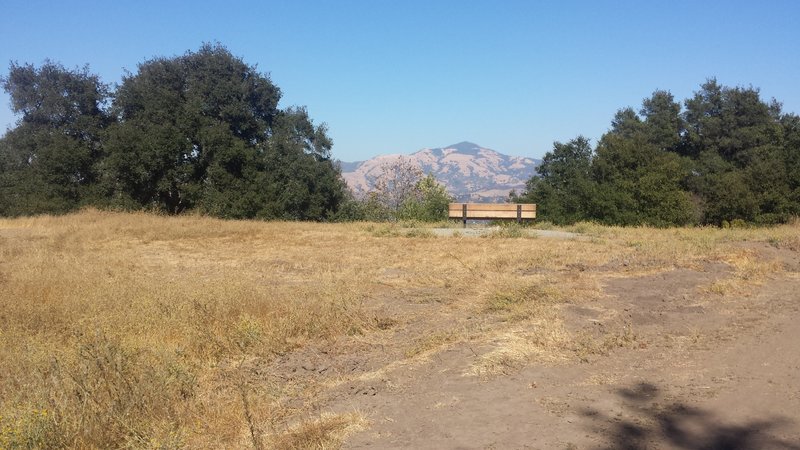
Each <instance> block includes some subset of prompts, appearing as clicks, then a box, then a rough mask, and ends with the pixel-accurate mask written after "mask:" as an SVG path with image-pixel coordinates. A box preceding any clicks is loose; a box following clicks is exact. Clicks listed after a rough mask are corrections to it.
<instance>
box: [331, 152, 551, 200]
mask: <svg viewBox="0 0 800 450" xmlns="http://www.w3.org/2000/svg"><path fill="white" fill-rule="evenodd" d="M401 159H405V160H407V161H409V162H410V163H411V164H413V165H414V166H416V167H418V168H419V169H421V170H422V172H424V173H425V174H432V175H433V176H434V178H436V180H437V181H438V182H439V183H441V184H443V185H444V186H445V188H447V191H448V192H449V193H450V194H451V195H452V196H453V197H454V198H455V199H456V200H457V201H476V202H498V201H504V200H506V199H507V198H508V194H509V192H510V191H511V190H516V191H521V190H523V189H524V188H525V183H526V182H527V181H528V179H530V177H531V176H533V175H534V174H535V170H536V167H537V166H538V165H539V163H540V162H541V161H540V160H538V159H534V158H527V157H522V156H509V155H506V154H503V153H500V152H498V151H496V150H492V149H490V148H487V147H482V146H480V145H478V144H475V143H473V142H469V141H462V142H458V143H456V144H452V145H448V146H445V147H437V148H423V149H421V150H418V151H416V152H414V153H411V154H409V155H406V154H399V153H395V154H388V155H378V156H375V157H374V158H371V159H368V160H365V161H355V162H340V164H341V168H342V176H343V177H344V179H345V181H346V182H347V185H348V186H349V187H350V189H351V190H352V191H353V193H354V194H355V195H356V197H363V196H364V195H365V194H366V193H367V192H369V191H370V190H372V189H373V188H374V186H375V182H376V181H377V180H378V179H379V178H380V177H381V175H382V174H383V169H384V167H385V166H387V165H391V164H394V163H396V162H397V161H399V160H401Z"/></svg>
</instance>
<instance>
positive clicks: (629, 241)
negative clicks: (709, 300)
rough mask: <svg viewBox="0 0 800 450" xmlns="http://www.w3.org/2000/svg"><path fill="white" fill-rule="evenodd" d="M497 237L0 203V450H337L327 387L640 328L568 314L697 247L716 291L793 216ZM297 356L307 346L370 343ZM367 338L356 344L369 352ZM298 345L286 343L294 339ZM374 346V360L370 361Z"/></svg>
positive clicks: (557, 347)
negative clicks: (757, 224) (574, 325)
mask: <svg viewBox="0 0 800 450" xmlns="http://www.w3.org/2000/svg"><path fill="white" fill-rule="evenodd" d="M571 230H572V231H577V232H580V233H583V236H582V237H581V238H580V239H574V240H563V239H558V240H557V239H543V238H539V239H520V238H521V237H526V236H527V235H528V234H527V231H525V230H522V231H521V230H513V229H512V230H504V231H502V232H498V233H494V234H493V235H492V239H475V238H469V237H462V236H460V235H458V234H455V235H454V236H453V237H436V236H435V235H434V233H432V232H431V231H430V230H429V229H425V228H418V227H417V228H399V227H395V226H388V225H375V224H347V225H334V224H314V223H262V222H234V221H220V220H215V219H209V218H201V217H178V218H174V217H170V218H167V217H160V216H155V215H149V214H121V213H108V212H99V211H94V210H90V211H84V212H82V213H79V214H74V215H69V216H63V217H36V218H27V219H14V220H0V448H2V449H5V448H37V447H51V448H56V447H72V448H184V447H189V448H238V447H244V448H247V447H251V448H310V447H317V448H331V447H336V446H338V445H339V444H340V443H341V441H342V439H344V438H345V437H346V436H347V434H348V433H349V432H352V431H353V430H356V429H359V428H363V427H367V426H369V425H368V423H367V419H368V418H365V417H363V416H362V415H361V414H359V412H358V411H351V412H348V413H344V414H332V413H330V412H325V411H323V409H324V402H323V399H324V398H325V396H324V393H325V392H326V391H330V390H332V389H336V388H337V387H340V386H342V385H343V384H344V383H346V382H348V381H349V380H354V379H368V378H370V377H376V376H379V374H381V373H386V372H387V371H391V370H396V369H397V368H400V367H404V366H409V365H414V364H420V363H421V362H422V361H425V360H426V358H429V357H430V355H432V354H435V353H436V352H437V351H439V350H441V349H442V348H446V347H447V346H450V345H455V344H456V343H466V344H468V345H470V346H471V348H474V349H475V352H476V355H480V357H479V358H476V360H475V361H476V362H475V363H474V365H473V367H472V368H471V369H470V370H469V371H467V372H466V373H465V376H479V377H482V378H490V377H494V376H498V375H500V374H504V373H508V372H510V371H513V370H516V369H517V368H519V367H522V366H524V365H525V364H528V363H530V362H531V361H532V360H536V361H543V362H547V363H555V362H558V361H559V360H564V359H571V358H581V357H584V356H585V354H586V353H599V352H605V351H609V350H610V349H612V348H615V347H617V346H625V345H628V344H629V343H630V342H632V341H634V340H635V333H634V332H632V331H631V330H630V329H628V328H620V329H619V330H610V331H609V333H608V335H606V336H604V337H601V338H595V337H589V338H587V337H584V336H575V335H573V334H572V333H570V332H569V331H568V330H567V329H566V328H565V327H564V326H563V325H562V323H561V319H560V312H559V311H560V308H561V306H562V305H564V304H569V303H572V304H580V303H591V302H592V301H595V300H596V299H598V298H599V297H600V296H601V295H602V283H603V280H605V279H608V278H610V277H618V276H623V275H624V276H630V275H633V274H648V273H655V272H659V271H665V270H671V269H674V268H701V267H702V266H703V265H704V264H707V263H709V262H718V263H724V264H727V265H729V266H730V267H731V276H730V277H729V278H726V279H725V280H722V281H719V282H715V283H714V284H713V285H710V286H708V287H707V289H708V291H709V292H711V293H714V294H718V295H719V296H721V297H725V296H729V294H731V293H735V292H741V291H742V290H745V289H747V287H748V286H750V285H753V284H756V283H760V282H762V281H763V280H764V279H765V278H767V277H769V276H770V274H772V273H774V272H776V271H780V270H781V267H779V266H778V265H775V264H772V263H769V262H762V260H760V259H758V258H756V257H754V255H753V254H752V252H751V250H748V248H747V247H746V246H743V245H742V243H743V242H746V241H753V240H758V241H765V242H769V243H770V244H772V245H773V246H775V247H778V248H789V249H793V250H797V249H798V248H800V238H798V236H800V226H798V224H794V225H787V226H783V227H776V228H770V229H729V230H721V229H710V228H709V229H670V230H654V229H647V228H638V229H622V228H609V227H600V226H596V225H592V224H580V225H578V226H576V227H573V228H572V229H571ZM378 345H379V346H380V347H381V349H382V350H381V351H382V353H381V354H382V355H383V356H382V358H383V359H380V360H379V361H378V362H376V363H374V364H355V363H354V364H355V365H354V367H357V370H356V369H354V370H349V371H344V370H337V369H336V367H333V369H331V370H328V367H321V368H319V369H317V368H312V369H313V370H311V369H308V368H305V369H304V370H305V372H304V373H308V375H307V376H299V375H297V374H296V372H297V365H298V364H300V363H297V361H301V360H302V355H303V354H305V353H309V352H321V353H324V354H325V355H326V357H327V358H328V359H329V360H333V361H336V360H337V358H338V360H341V361H353V360H354V358H355V359H358V358H362V359H364V360H368V359H370V357H371V356H370V355H371V353H370V351H369V349H370V348H373V347H374V346H378ZM364 349H367V350H366V351H364V352H362V350H364ZM298 355H299V356H298ZM376 361H377V360H376Z"/></svg>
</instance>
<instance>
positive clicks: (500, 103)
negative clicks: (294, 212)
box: [0, 0, 800, 161]
mask: <svg viewBox="0 0 800 450" xmlns="http://www.w3.org/2000/svg"><path fill="white" fill-rule="evenodd" d="M3 3H4V5H3V14H2V15H0V73H1V74H3V75H7V74H8V63H9V61H12V60H14V61H18V62H20V63H23V62H30V63H34V64H36V65H39V64H41V63H42V61H43V60H44V59H45V58H50V59H52V60H54V61H59V62H61V63H63V64H64V65H65V66H68V67H75V66H83V65H84V64H87V63H88V64H89V66H90V70H91V71H92V72H94V73H97V74H99V75H100V76H101V78H102V79H103V81H105V82H108V83H112V84H113V83H116V82H118V81H119V80H120V78H121V76H122V74H123V73H124V70H126V69H127V70H130V71H133V72H135V71H136V65H137V64H138V63H140V62H142V61H144V60H146V59H147V58H150V57H153V56H173V55H179V54H182V53H184V52H185V51H187V50H196V49H197V48H198V47H199V46H200V44H201V43H202V42H216V41H218V42H220V43H221V44H223V45H225V46H226V47H227V48H228V49H230V50H231V51H232V52H233V53H234V54H236V55H237V56H240V57H242V59H244V60H245V62H247V63H249V64H254V65H257V66H258V68H259V70H260V71H262V72H266V73H269V74H270V77H271V79H272V80H273V82H275V84H277V85H278V86H279V87H280V88H281V90H282V91H283V94H284V95H283V99H282V102H281V105H282V106H290V105H305V106H307V107H308V110H309V113H310V115H311V117H312V118H314V120H315V121H316V122H318V123H319V122H326V123H327V124H328V126H329V128H330V135H331V136H332V138H333V140H334V149H333V155H334V157H336V158H338V159H341V160H344V161H354V160H361V159H366V158H369V157H372V156H374V155H377V154H384V153H411V152H413V151H416V150H419V149H421V148H424V147H439V146H444V145H448V144H453V143H456V142H459V141H462V140H469V141H472V142H476V143H478V144H481V145H483V146H486V147H490V148H494V149H495V150H499V151H501V152H504V153H508V154H512V155H523V156H532V157H537V158H539V157H541V156H542V155H544V153H545V152H547V151H549V150H550V149H551V148H552V144H553V141H557V140H558V141H565V140H569V139H571V138H573V137H575V136H577V135H579V134H582V135H585V136H587V137H589V138H591V139H592V140H593V141H594V140H596V139H597V138H599V137H600V136H601V135H602V134H603V133H604V132H605V131H606V130H607V129H608V127H609V124H610V122H611V118H612V117H613V115H614V113H615V111H617V110H618V109H619V108H622V107H626V106H633V107H636V108H637V109H638V108H639V106H640V104H641V101H642V99H643V98H645V97H647V96H649V95H650V94H651V93H652V92H653V91H654V90H655V89H666V90H669V91H671V92H672V93H673V94H674V95H675V97H676V98H677V99H679V100H683V99H685V98H687V97H688V96H690V95H692V93H693V92H694V91H696V90H697V89H698V88H699V86H700V84H702V83H703V82H704V81H705V80H706V79H707V78H709V77H716V78H717V79H718V81H719V82H720V83H722V84H724V85H727V86H737V85H741V86H751V85H752V86H754V87H759V88H760V89H761V93H762V96H763V97H764V98H766V99H769V98H772V97H774V98H776V99H778V100H779V101H781V102H783V104H784V110H786V111H791V112H795V113H800V88H798V80H800V2H798V1H796V0H792V1H765V2H753V1H747V2H745V1H724V2H723V1H720V2H697V1H685V2H684V1H653V2H650V1H607V2H605V1H586V2H578V1H559V2H544V1H541V2H539V1H533V0H531V1H464V0H461V1H435V0H427V1H415V0H408V1H384V0H372V1H366V0H365V1H347V0H337V1H302V0H294V1H291V0H286V1H260V2H233V1H232V2H219V1H214V2H211V1H208V2H206V1H193V2H168V1H137V2H99V1H98V2H90V1H69V2H47V1H39V0H24V1H18V0H4V2H3ZM15 120H16V118H15V117H14V116H13V114H12V113H11V111H10V107H9V99H8V96H7V95H6V94H5V93H2V94H0V130H4V129H6V128H8V127H10V126H12V124H13V123H14V121H15Z"/></svg>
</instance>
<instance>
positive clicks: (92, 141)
mask: <svg viewBox="0 0 800 450" xmlns="http://www.w3.org/2000/svg"><path fill="white" fill-rule="evenodd" d="M3 87H4V88H5V90H6V92H8V93H9V95H10V96H11V99H12V107H13V110H14V111H15V112H16V113H18V114H20V115H21V119H20V120H19V122H18V124H17V126H16V128H14V129H13V130H11V131H9V132H8V133H7V134H6V135H5V136H4V137H3V138H2V140H0V214H1V215H20V214H36V213H43V212H64V211H69V210H72V209H74V208H76V207H79V206H82V205H87V204H90V205H99V206H110V207H118V208H126V209H131V208H136V209H138V208H146V209H154V210H158V211H164V212H167V213H170V214H177V213H181V212H183V211H187V210H198V211H202V212H205V213H209V214H212V215H215V216H220V217H229V218H249V217H258V218H281V219H311V220H322V219H326V218H329V217H331V216H333V215H334V214H335V213H336V211H337V209H338V208H339V205H340V203H341V202H342V200H343V199H344V198H345V192H346V188H345V185H344V182H343V180H342V179H341V174H340V171H339V169H338V167H337V165H336V164H334V162H333V161H332V160H331V157H330V149H331V145H332V142H331V140H330V138H328V136H327V134H326V129H325V127H324V126H315V125H314V124H313V122H312V121H311V119H310V118H309V116H308V114H307V112H306V110H305V109H303V108H286V109H279V108H278V101H279V100H280V97H281V92H280V89H279V88H278V87H277V86H275V85H274V84H273V83H272V82H271V81H270V79H269V78H268V77H267V76H266V75H263V74H261V73H259V72H258V71H257V70H256V68H255V67H252V66H249V65H247V64H245V63H244V62H243V61H242V60H241V59H239V58H237V57H235V56H233V55H232V54H231V53H230V52H229V51H228V50H227V49H225V48H223V47H221V46H219V45H216V46H213V45H208V44H206V45H203V46H202V47H201V48H200V50H199V51H197V52H188V53H186V54H185V55H182V56H178V57H173V58H155V59H152V60H149V61H146V62H144V63H142V64H140V65H139V66H138V70H137V72H136V73H134V74H128V75H127V76H125V77H124V78H123V80H122V83H121V85H120V86H119V87H118V88H117V89H116V91H115V92H111V91H110V90H109V89H108V87H107V86H105V85H103V84H102V83H100V81H99V79H98V78H97V77H96V76H94V75H92V74H90V73H89V72H88V69H83V70H80V71H70V70H67V69H65V68H64V67H62V66H60V65H58V64H55V63H52V62H49V61H48V62H46V63H45V64H44V65H43V66H42V67H40V68H38V69H37V68H35V67H33V66H31V65H16V64H12V66H11V70H10V73H9V76H8V77H7V78H4V79H3Z"/></svg>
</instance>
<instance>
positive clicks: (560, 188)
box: [515, 79, 800, 226]
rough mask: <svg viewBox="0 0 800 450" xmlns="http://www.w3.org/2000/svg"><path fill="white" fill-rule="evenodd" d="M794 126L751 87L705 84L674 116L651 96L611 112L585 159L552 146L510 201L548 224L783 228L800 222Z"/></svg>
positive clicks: (580, 141)
mask: <svg viewBox="0 0 800 450" xmlns="http://www.w3.org/2000/svg"><path fill="white" fill-rule="evenodd" d="M799 122H800V119H798V116H796V115H794V114H789V113H783V112H782V110H781V105H780V103H778V102H777V101H775V100H772V101H771V102H765V101H763V100H762V99H761V97H760V93H759V90H758V89H756V88H752V87H748V88H743V87H736V88H730V87H725V86H721V85H720V84H719V83H717V81H716V80H715V79H710V80H708V81H707V82H706V83H704V84H703V85H702V86H701V87H700V90H698V91H697V92H696V93H695V94H694V96H693V97H692V98H690V99H687V100H685V101H684V102H683V107H682V106H681V104H680V103H678V102H676V101H675V100H674V98H673V96H672V94H670V93H669V92H667V91H662V90H658V91H655V92H654V93H653V94H652V96H651V97H649V98H646V99H644V100H643V102H642V107H641V109H640V110H639V112H638V113H637V112H636V111H635V110H634V109H632V108H624V109H621V110H620V111H618V112H617V114H616V115H615V116H614V119H613V120H612V122H611V128H610V129H609V131H608V132H607V133H605V134H604V135H603V136H602V137H601V138H600V140H599V141H598V142H597V145H596V146H595V148H594V149H593V150H592V149H591V147H590V146H589V144H588V142H587V141H586V140H585V139H584V138H581V137H579V138H577V139H575V140H573V141H570V142H569V143H568V144H561V143H558V142H556V143H555V145H554V148H553V150H552V151H551V152H549V153H548V154H547V155H546V156H545V157H544V160H543V162H542V165H541V166H540V167H539V168H538V169H537V171H538V175H537V176H535V177H533V178H532V179H531V180H530V181H529V182H528V184H527V190H526V191H525V192H524V193H522V194H521V195H519V196H517V197H516V198H515V200H518V201H529V202H535V203H538V204H539V208H538V213H539V217H540V218H542V219H544V220H549V221H552V222H554V223H572V222H575V221H579V220H595V221H599V222H602V223H607V224H619V225H639V224H647V225H654V226H669V225H685V224H693V223H699V224H717V225H719V224H725V223H730V222H733V221H745V222H750V223H762V224H771V223H779V222H784V221H787V220H789V219H790V218H791V217H796V216H797V215H798V214H800V201H798V200H800V183H798V181H799V180H800V165H798V161H800V145H799V144H800V143H799V142H798V133H800V132H799V131H798V123H799ZM578 148H580V149H581V150H580V151H577V149H578Z"/></svg>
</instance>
